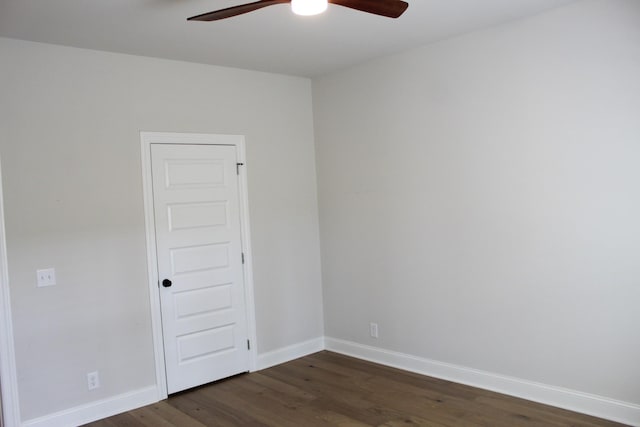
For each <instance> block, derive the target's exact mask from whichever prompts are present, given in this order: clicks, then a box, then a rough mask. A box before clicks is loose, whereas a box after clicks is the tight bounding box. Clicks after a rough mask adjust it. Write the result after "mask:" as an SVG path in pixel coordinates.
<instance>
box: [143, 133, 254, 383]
mask: <svg viewBox="0 0 640 427" xmlns="http://www.w3.org/2000/svg"><path fill="white" fill-rule="evenodd" d="M151 169H152V176H153V200H154V215H155V224H156V246H157V253H158V277H159V278H160V282H161V283H162V281H163V280H164V279H168V280H170V281H171V286H169V287H164V286H162V285H161V286H160V305H161V312H162V329H163V340H164V351H165V362H166V373H167V388H168V392H169V393H175V392H177V391H180V390H184V389H187V388H190V387H195V386H198V385H201V384H205V383H208V382H211V381H216V380H219V379H221V378H225V377H228V376H231V375H235V374H238V373H241V372H246V371H248V365H249V352H248V349H247V321H246V308H245V297H244V295H245V294H244V277H243V271H242V258H241V254H242V248H241V234H240V233H241V232H240V206H239V197H238V177H237V174H236V151H235V147H233V146H221V145H170V144H152V145H151Z"/></svg>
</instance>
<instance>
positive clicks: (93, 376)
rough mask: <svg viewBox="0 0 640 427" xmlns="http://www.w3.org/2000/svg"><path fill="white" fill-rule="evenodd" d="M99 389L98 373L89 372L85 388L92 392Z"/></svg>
mask: <svg viewBox="0 0 640 427" xmlns="http://www.w3.org/2000/svg"><path fill="white" fill-rule="evenodd" d="M98 387H100V375H99V374H98V371H95V372H89V373H88V374H87V388H88V389H89V390H93V389H96V388H98Z"/></svg>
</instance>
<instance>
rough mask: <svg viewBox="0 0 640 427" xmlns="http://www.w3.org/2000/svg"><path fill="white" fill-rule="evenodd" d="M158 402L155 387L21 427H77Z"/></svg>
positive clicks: (32, 421)
mask: <svg viewBox="0 0 640 427" xmlns="http://www.w3.org/2000/svg"><path fill="white" fill-rule="evenodd" d="M156 402H158V389H157V388H156V386H155V385H154V386H151V387H146V388H142V389H139V390H135V391H132V392H129V393H124V394H120V395H118V396H114V397H109V398H106V399H102V400H98V401H95V402H90V403H87V404H84V405H80V406H76V407H74V408H70V409H65V410H63V411H60V412H55V413H53V414H50V415H45V416H43V417H39V418H34V419H31V420H28V421H25V422H24V423H23V424H22V425H23V427H59V426H72V425H73V426H77V425H82V424H86V423H90V422H93V421H97V420H100V419H103V418H107V417H110V416H112V415H117V414H120V413H122V412H126V411H131V410H134V409H137V408H140V407H142V406H146V405H150V404H152V403H156Z"/></svg>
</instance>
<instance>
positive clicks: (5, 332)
mask: <svg viewBox="0 0 640 427" xmlns="http://www.w3.org/2000/svg"><path fill="white" fill-rule="evenodd" d="M7 264H8V263H7V241H6V233H5V227H4V198H3V193H2V171H1V170H0V309H1V311H2V313H1V316H0V390H1V393H0V394H1V397H2V415H1V416H2V418H3V422H4V424H3V425H4V426H6V427H10V426H18V425H20V405H19V401H18V377H17V371H16V356H15V348H14V340H13V318H12V316H11V296H10V293H9V271H8V267H7Z"/></svg>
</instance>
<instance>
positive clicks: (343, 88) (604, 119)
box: [313, 0, 640, 422]
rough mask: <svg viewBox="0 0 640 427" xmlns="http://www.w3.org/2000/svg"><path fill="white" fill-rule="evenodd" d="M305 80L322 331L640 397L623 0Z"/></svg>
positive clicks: (636, 59) (633, 1) (638, 67)
mask: <svg viewBox="0 0 640 427" xmlns="http://www.w3.org/2000/svg"><path fill="white" fill-rule="evenodd" d="M313 97H314V122H315V129H316V156H317V169H318V181H319V183H318V185H319V197H320V225H321V242H322V265H323V270H322V273H323V280H324V304H325V307H324V309H325V328H326V335H327V336H329V337H333V338H337V339H340V340H346V341H350V342H354V343H357V344H365V345H371V346H376V347H380V348H384V349H388V350H392V351H396V352H401V353H406V354H409V355H415V356H418V357H421V358H425V359H430V360H436V361H442V362H447V363H450V364H454V365H457V366H462V367H470V368H475V369H478V370H482V371H486V372H490V373H496V374H501V375H507V376H511V377H515V378H521V379H524V380H528V381H534V382H539V383H543V384H549V385H554V386H559V387H565V388H568V389H572V390H578V391H582V392H586V393H593V394H595V395H600V396H605V397H608V398H611V399H616V400H620V401H624V402H631V403H634V404H639V403H640V369H639V368H638V366H639V365H638V361H639V360H640V333H639V332H638V325H640V310H639V309H638V302H639V301H640V262H639V260H640V220H639V219H640V186H639V184H640V2H639V1H637V0H595V1H584V2H577V3H574V4H572V5H570V6H567V7H563V8H561V9H557V10H555V11H551V12H549V13H545V14H542V15H539V16H536V17H532V18H529V19H526V20H522V21H514V22H512V23H509V24H506V25H503V26H499V27H495V28H492V29H488V30H485V31H482V32H475V33H472V34H468V35H465V36H462V37H458V38H455V39H451V40H448V41H442V42H439V43H436V44H433V45H430V46H426V47H423V48H420V49H418V50H413V51H410V52H407V53H404V54H400V55H396V56H393V57H387V58H384V59H380V60H377V61H374V62H371V63H367V64H364V65H361V66H358V67H355V68H352V69H348V70H344V71H341V72H338V73H334V74H331V75H328V76H325V77H323V78H319V79H317V80H314V86H313ZM371 321H375V322H378V323H379V325H380V338H379V339H378V340H374V339H372V338H370V337H369V322H371ZM636 408H637V407H636ZM636 421H639V422H640V420H636Z"/></svg>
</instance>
